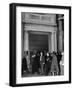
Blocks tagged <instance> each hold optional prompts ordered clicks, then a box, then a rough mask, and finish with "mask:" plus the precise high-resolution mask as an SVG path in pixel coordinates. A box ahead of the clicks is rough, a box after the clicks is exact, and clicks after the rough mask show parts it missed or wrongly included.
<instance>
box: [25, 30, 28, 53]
mask: <svg viewBox="0 0 73 90" xmlns="http://www.w3.org/2000/svg"><path fill="white" fill-rule="evenodd" d="M28 50H29V40H28V32H27V31H25V32H24V51H28Z"/></svg>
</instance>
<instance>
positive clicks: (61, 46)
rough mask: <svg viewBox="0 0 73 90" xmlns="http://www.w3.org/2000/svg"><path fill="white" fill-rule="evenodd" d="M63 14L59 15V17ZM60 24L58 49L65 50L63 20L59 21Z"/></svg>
mask: <svg viewBox="0 0 73 90" xmlns="http://www.w3.org/2000/svg"><path fill="white" fill-rule="evenodd" d="M60 17H61V15H59V18H60ZM58 24H59V30H58V50H59V51H61V52H62V51H63V31H62V21H61V20H59V21H58Z"/></svg>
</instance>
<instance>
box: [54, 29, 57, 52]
mask: <svg viewBox="0 0 73 90" xmlns="http://www.w3.org/2000/svg"><path fill="white" fill-rule="evenodd" d="M56 34H57V33H56V31H55V32H54V51H55V52H57V35H56Z"/></svg>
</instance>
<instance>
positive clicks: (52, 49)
mask: <svg viewBox="0 0 73 90" xmlns="http://www.w3.org/2000/svg"><path fill="white" fill-rule="evenodd" d="M53 51H54V32H52V33H51V52H53Z"/></svg>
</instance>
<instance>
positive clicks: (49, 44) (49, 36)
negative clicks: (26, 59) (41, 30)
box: [48, 33, 51, 52]
mask: <svg viewBox="0 0 73 90" xmlns="http://www.w3.org/2000/svg"><path fill="white" fill-rule="evenodd" d="M48 50H49V52H51V33H49V34H48Z"/></svg>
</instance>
